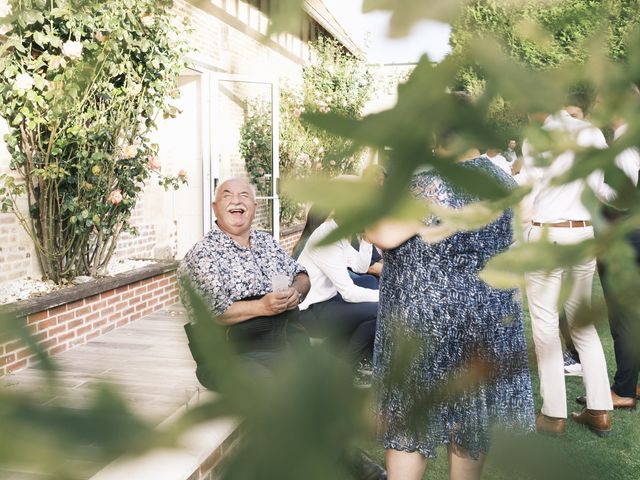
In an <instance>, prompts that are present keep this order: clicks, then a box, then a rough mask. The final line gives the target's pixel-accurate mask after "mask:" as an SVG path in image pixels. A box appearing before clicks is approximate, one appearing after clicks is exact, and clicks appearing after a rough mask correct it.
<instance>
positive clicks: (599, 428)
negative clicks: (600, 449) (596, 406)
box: [571, 408, 611, 437]
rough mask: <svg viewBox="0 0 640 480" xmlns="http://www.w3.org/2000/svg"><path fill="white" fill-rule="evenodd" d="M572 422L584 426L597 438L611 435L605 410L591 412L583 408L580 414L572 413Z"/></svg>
mask: <svg viewBox="0 0 640 480" xmlns="http://www.w3.org/2000/svg"><path fill="white" fill-rule="evenodd" d="M571 418H572V419H573V421H574V422H576V423H579V424H581V425H584V426H586V427H588V428H589V430H591V431H592V432H593V433H595V434H596V435H598V436H599V437H606V436H607V435H609V434H610V433H611V419H610V418H609V414H608V413H607V411H606V410H591V409H588V408H583V409H582V411H581V412H572V413H571Z"/></svg>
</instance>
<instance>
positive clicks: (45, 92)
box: [0, 0, 186, 283]
mask: <svg viewBox="0 0 640 480" xmlns="http://www.w3.org/2000/svg"><path fill="white" fill-rule="evenodd" d="M171 6H172V2H171V1H166V0H136V1H131V0H110V1H108V2H105V1H103V0H87V1H82V2H79V1H71V0H70V1H65V0H46V1H45V0H10V1H9V4H8V8H7V9H6V11H5V12H4V13H5V14H6V16H5V17H4V18H3V19H2V20H1V23H2V25H0V28H2V27H4V28H5V29H6V30H7V33H6V35H7V40H6V41H5V42H4V44H3V45H2V46H1V47H0V76H1V77H2V79H3V81H2V83H0V99H1V100H0V115H2V117H4V119H5V120H6V121H7V123H8V124H9V126H10V132H9V133H8V134H7V135H6V136H5V139H4V140H5V142H6V144H7V147H8V149H9V152H10V154H11V158H12V160H11V169H12V170H13V171H14V172H13V174H11V175H3V176H2V177H0V207H1V208H2V211H5V212H7V211H10V212H13V213H14V214H15V215H16V216H17V218H18V220H19V222H20V224H21V225H22V226H23V227H24V229H25V230H26V231H27V233H28V234H29V235H30V236H31V238H32V240H33V242H34V244H35V247H36V252H37V255H38V258H39V260H40V264H41V266H42V270H43V273H44V277H45V278H48V279H52V280H54V281H55V282H57V283H61V282H63V281H65V280H66V279H69V278H71V277H74V276H77V275H96V274H98V273H99V272H100V271H101V269H102V268H103V267H105V266H106V264H107V263H108V262H109V259H110V258H111V256H112V254H113V252H114V251H115V248H116V245H117V241H118V238H119V236H120V234H121V233H122V232H125V231H128V232H131V233H134V234H135V233H136V232H135V229H134V228H133V227H131V226H130V225H129V223H128V220H129V218H130V216H131V212H132V210H133V209H134V207H135V205H136V202H137V200H138V198H139V195H140V193H141V191H142V189H143V188H144V185H145V182H146V181H147V180H148V179H149V178H150V176H151V174H153V175H155V176H157V179H158V181H159V182H160V184H161V185H163V186H164V187H165V189H166V188H170V187H171V188H177V187H178V186H179V185H180V184H182V183H184V182H186V173H185V172H180V173H179V174H178V175H176V176H167V175H164V172H162V166H161V165H160V163H159V161H158V159H157V155H158V145H156V144H154V143H152V142H151V141H150V137H149V134H150V132H152V131H153V130H154V129H155V127H156V125H155V119H156V118H157V116H158V115H164V116H165V117H168V116H174V115H176V114H177V113H178V112H177V109H176V108H175V107H173V106H171V103H170V101H171V99H172V98H176V97H177V95H178V90H177V84H176V80H177V76H178V75H179V73H180V71H181V69H182V68H184V66H185V63H184V54H185V53H186V46H185V43H184V42H183V41H182V40H181V36H183V35H182V33H183V32H184V29H185V26H184V25H182V24H180V22H178V21H176V19H175V18H176V17H175V15H174V14H172V13H171V12H170V11H169V9H170V7H171ZM161 172H162V173H161ZM21 197H26V200H27V203H28V206H29V208H28V211H27V212H24V211H23V210H21V209H20V208H19V207H18V202H19V201H20V198H21Z"/></svg>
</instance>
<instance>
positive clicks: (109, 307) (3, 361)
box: [0, 271, 178, 376]
mask: <svg viewBox="0 0 640 480" xmlns="http://www.w3.org/2000/svg"><path fill="white" fill-rule="evenodd" d="M176 302H178V286H177V281H176V274H175V271H173V272H167V273H163V274H159V275H156V276H153V277H149V278H146V279H144V280H139V281H137V282H134V283H131V284H128V285H123V286H121V287H118V288H114V289H111V290H107V291H105V292H102V293H99V294H96V295H92V296H90V297H87V298H84V299H80V300H76V301H73V302H70V303H67V304H64V305H60V306H57V307H55V308H51V309H48V310H45V311H42V312H38V313H34V314H31V315H29V316H28V317H26V324H27V328H28V329H29V330H30V331H31V332H32V333H33V334H34V335H35V337H36V339H37V340H38V342H39V344H40V345H41V346H42V347H43V348H44V350H45V352H46V353H48V354H49V355H55V354H58V353H61V352H64V351H65V350H69V349H70V348H72V347H75V346H77V345H82V344H84V343H87V342H88V341H89V340H91V339H93V338H96V337H98V336H100V335H102V334H104V333H106V332H108V331H110V330H113V329H114V328H118V327H121V326H123V325H126V324H128V323H130V322H133V321H134V320H137V319H138V318H141V317H143V316H146V315H149V314H151V313H153V312H155V311H157V310H160V309H162V308H165V307H168V306H170V305H173V304H174V303H176ZM34 361H35V357H34V355H33V354H32V353H31V351H30V350H29V349H27V347H25V346H24V344H23V342H22V341H21V340H8V341H4V342H3V343H0V376H3V375H6V374H7V373H11V372H15V371H18V370H22V369H23V368H26V367H28V366H30V365H32V364H33V363H34Z"/></svg>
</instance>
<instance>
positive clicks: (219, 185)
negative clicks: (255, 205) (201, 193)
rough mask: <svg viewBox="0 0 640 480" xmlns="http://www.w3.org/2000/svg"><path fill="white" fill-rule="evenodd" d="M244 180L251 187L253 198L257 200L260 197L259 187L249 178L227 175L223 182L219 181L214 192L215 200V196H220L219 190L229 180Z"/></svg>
mask: <svg viewBox="0 0 640 480" xmlns="http://www.w3.org/2000/svg"><path fill="white" fill-rule="evenodd" d="M232 181H235V182H244V183H246V184H247V185H248V186H249V189H250V190H251V195H252V196H253V200H254V201H255V200H256V199H257V197H258V189H257V188H256V186H255V184H254V183H251V182H250V181H249V180H247V179H246V178H244V177H226V178H224V179H223V180H222V181H221V182H219V183H218V185H216V188H215V190H214V192H213V198H214V200H215V198H216V197H217V196H218V191H219V190H220V187H221V186H222V185H224V184H225V183H227V182H232Z"/></svg>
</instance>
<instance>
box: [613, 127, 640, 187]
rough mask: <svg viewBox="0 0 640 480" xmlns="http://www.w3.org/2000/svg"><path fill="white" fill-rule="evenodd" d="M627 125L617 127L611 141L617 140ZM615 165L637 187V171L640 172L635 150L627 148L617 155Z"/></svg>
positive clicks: (639, 155) (638, 157)
mask: <svg viewBox="0 0 640 480" xmlns="http://www.w3.org/2000/svg"><path fill="white" fill-rule="evenodd" d="M627 127H628V125H627V124H626V123H625V124H624V125H621V126H619V127H618V128H616V129H615V131H614V132H613V139H614V140H617V139H618V138H620V137H621V136H622V135H624V133H625V132H626V131H627ZM615 162H616V165H617V166H618V168H619V169H620V170H622V171H623V172H624V174H625V175H626V176H627V177H629V180H631V182H632V183H633V184H634V185H635V186H638V170H640V153H639V152H638V149H637V148H627V149H626V150H623V151H622V152H620V153H619V154H618V156H617V157H616V160H615Z"/></svg>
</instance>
